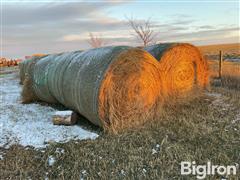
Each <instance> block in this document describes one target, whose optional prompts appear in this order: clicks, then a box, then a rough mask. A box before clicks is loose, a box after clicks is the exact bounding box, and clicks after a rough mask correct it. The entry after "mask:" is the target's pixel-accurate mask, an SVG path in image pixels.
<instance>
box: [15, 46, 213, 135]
mask: <svg viewBox="0 0 240 180" xmlns="http://www.w3.org/2000/svg"><path fill="white" fill-rule="evenodd" d="M156 59H157V60H156ZM29 61H30V62H23V64H22V65H20V74H22V78H21V81H22V82H23V84H24V87H23V101H24V102H31V101H35V100H40V101H45V102H48V103H60V104H62V105H64V106H66V107H68V108H69V109H71V110H73V111H76V112H78V113H79V114H81V115H83V116H84V117H86V118H87V119H88V120H89V121H91V122H92V123H93V124H95V125H98V126H101V127H103V128H104V130H106V131H108V132H114V133H116V132H120V131H122V130H124V129H128V128H133V127H137V126H140V125H142V124H144V123H145V122H147V121H149V120H151V119H154V118H156V117H157V115H158V112H159V109H160V108H159V106H161V105H162V104H164V100H165V99H166V97H169V96H181V95H182V94H186V93H189V92H190V91H191V90H192V89H194V88H196V87H198V88H199V89H203V88H204V87H205V86H206V85H207V82H208V81H207V66H206V61H205V60H204V59H203V58H202V56H201V54H200V52H199V51H198V49H197V48H195V47H194V46H192V45H189V44H167V45H166V44H165V45H156V46H151V47H147V48H145V50H144V49H139V48H132V47H128V46H115V47H102V48H97V49H91V50H87V51H76V52H69V53H62V54H53V55H48V56H44V57H41V58H40V59H37V60H36V58H33V59H31V60H29ZM24 63H26V64H29V65H25V64H24ZM20 77H21V76H20ZM26 77H27V78H26ZM29 94H31V97H29Z"/></svg>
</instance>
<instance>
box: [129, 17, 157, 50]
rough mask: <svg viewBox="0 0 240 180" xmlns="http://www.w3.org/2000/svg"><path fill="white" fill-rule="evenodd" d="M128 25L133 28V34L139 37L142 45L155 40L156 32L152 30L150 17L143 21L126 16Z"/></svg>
mask: <svg viewBox="0 0 240 180" xmlns="http://www.w3.org/2000/svg"><path fill="white" fill-rule="evenodd" d="M127 19H128V22H129V25H130V26H131V28H132V29H133V30H134V33H135V34H134V35H135V36H136V37H137V38H139V39H140V40H141V41H142V43H143V46H144V47H145V46H147V45H149V44H151V43H153V42H155V37H156V35H157V34H156V33H155V32H154V30H153V23H152V22H151V18H148V19H147V20H145V21H141V22H139V21H137V20H136V19H133V18H131V19H130V18H127Z"/></svg>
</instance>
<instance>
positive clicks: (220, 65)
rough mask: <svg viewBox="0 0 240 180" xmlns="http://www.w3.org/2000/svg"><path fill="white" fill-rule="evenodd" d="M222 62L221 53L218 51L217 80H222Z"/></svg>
mask: <svg viewBox="0 0 240 180" xmlns="http://www.w3.org/2000/svg"><path fill="white" fill-rule="evenodd" d="M222 62H223V52H222V51H221V50H220V51H219V71H218V73H219V74H218V77H219V79H222Z"/></svg>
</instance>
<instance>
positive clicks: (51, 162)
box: [48, 156, 56, 166]
mask: <svg viewBox="0 0 240 180" xmlns="http://www.w3.org/2000/svg"><path fill="white" fill-rule="evenodd" d="M55 162H56V159H55V157H54V156H49V157H48V165H49V166H53V164H54V163H55Z"/></svg>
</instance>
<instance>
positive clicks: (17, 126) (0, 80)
mask: <svg viewBox="0 0 240 180" xmlns="http://www.w3.org/2000/svg"><path fill="white" fill-rule="evenodd" d="M20 93H21V86H20V85H19V80H18V79H17V78H16V74H15V73H12V74H4V75H3V76H1V77H0V147H4V148H9V147H10V146H11V145H13V144H21V145H22V146H33V147H35V148H45V147H46V146H47V145H48V142H67V141H69V140H71V139H75V140H76V139H95V138H97V137H98V135H97V134H96V133H93V132H90V131H88V130H84V129H83V128H81V127H80V126H79V125H74V126H56V125H53V124H52V121H51V119H52V116H53V115H54V113H55V112H56V109H54V108H52V107H49V106H42V105H39V104H21V102H20Z"/></svg>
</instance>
